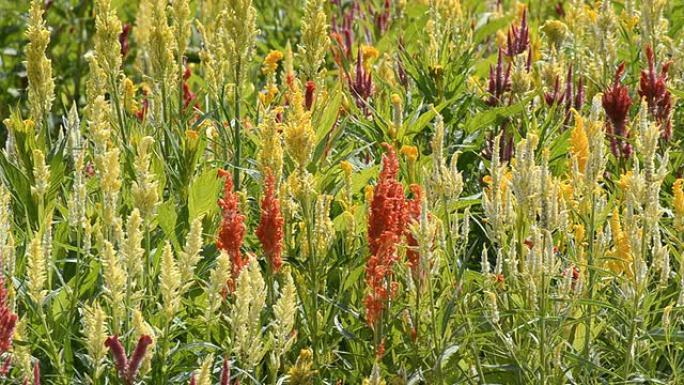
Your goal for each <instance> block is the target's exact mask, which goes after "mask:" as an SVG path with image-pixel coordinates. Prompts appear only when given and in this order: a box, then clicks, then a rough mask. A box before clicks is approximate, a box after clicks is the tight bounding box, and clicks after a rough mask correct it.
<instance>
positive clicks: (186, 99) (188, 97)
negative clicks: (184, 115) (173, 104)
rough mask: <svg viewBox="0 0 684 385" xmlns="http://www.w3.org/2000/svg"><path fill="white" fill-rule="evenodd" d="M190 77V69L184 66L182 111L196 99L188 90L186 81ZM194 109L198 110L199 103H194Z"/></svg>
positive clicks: (188, 86)
mask: <svg viewBox="0 0 684 385" xmlns="http://www.w3.org/2000/svg"><path fill="white" fill-rule="evenodd" d="M190 76H192V70H190V67H188V66H186V67H185V71H184V72H183V109H184V110H186V109H187V108H188V107H189V106H190V104H192V102H193V101H195V99H197V95H195V93H194V92H192V91H191V90H190V85H189V84H188V79H190ZM193 107H194V108H195V109H199V103H195V104H194V106H193Z"/></svg>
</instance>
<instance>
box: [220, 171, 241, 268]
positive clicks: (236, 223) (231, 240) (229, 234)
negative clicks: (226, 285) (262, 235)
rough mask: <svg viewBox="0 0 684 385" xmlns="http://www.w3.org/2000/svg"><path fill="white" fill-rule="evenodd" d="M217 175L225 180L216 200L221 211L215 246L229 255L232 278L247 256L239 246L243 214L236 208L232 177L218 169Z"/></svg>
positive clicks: (236, 202)
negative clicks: (219, 196) (220, 194)
mask: <svg viewBox="0 0 684 385" xmlns="http://www.w3.org/2000/svg"><path fill="white" fill-rule="evenodd" d="M219 176H220V177H222V178H223V179H224V180H225V182H224V185H223V198H221V199H219V200H218V205H219V207H220V208H221V211H222V219H221V227H220V228H219V233H218V239H217V240H216V247H217V248H218V249H219V250H224V251H226V252H227V253H228V255H229V256H230V260H231V264H232V270H233V272H232V273H233V274H232V275H233V278H237V276H238V274H240V270H242V268H243V267H244V266H245V265H246V264H247V258H245V257H243V256H242V253H241V251H240V248H241V247H242V241H243V240H244V238H245V231H246V229H245V216H244V215H242V214H241V213H240V210H239V208H238V196H237V194H236V193H235V192H234V191H233V179H232V178H231V175H230V173H229V172H228V171H225V170H219Z"/></svg>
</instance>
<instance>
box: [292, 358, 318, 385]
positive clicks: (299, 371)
mask: <svg viewBox="0 0 684 385" xmlns="http://www.w3.org/2000/svg"><path fill="white" fill-rule="evenodd" d="M287 374H288V376H289V377H290V378H289V383H290V384H292V385H311V384H313V380H314V376H315V375H316V370H315V369H314V368H313V352H312V351H311V349H302V350H301V351H300V352H299V357H297V361H296V362H295V364H294V366H292V367H291V368H290V369H289V370H288V371H287Z"/></svg>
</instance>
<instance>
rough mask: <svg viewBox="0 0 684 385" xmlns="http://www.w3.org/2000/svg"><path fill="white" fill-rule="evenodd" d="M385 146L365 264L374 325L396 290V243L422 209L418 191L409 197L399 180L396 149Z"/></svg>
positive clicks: (368, 312) (368, 306) (368, 304)
mask: <svg viewBox="0 0 684 385" xmlns="http://www.w3.org/2000/svg"><path fill="white" fill-rule="evenodd" d="M383 147H385V149H386V150H387V154H385V155H383V158H382V171H381V172H380V177H379V180H378V185H377V186H376V187H375V189H374V191H373V199H372V201H371V207H370V213H369V217H368V245H369V247H370V253H371V257H370V258H369V259H368V262H367V264H366V284H367V285H368V288H369V289H370V291H369V293H368V295H367V296H366V299H365V301H364V304H365V306H366V320H367V321H368V323H369V325H370V326H371V327H374V326H375V325H376V323H377V322H378V321H379V319H380V318H381V315H382V311H383V310H384V308H385V303H386V302H387V301H388V300H389V299H390V298H391V297H392V296H393V295H394V293H395V292H396V290H397V283H396V282H395V281H393V279H392V267H393V266H394V263H395V262H396V261H397V244H398V243H399V242H400V241H401V239H402V237H403V236H404V235H405V234H407V231H408V229H407V225H408V223H409V221H410V219H411V217H413V216H414V214H415V210H416V207H417V210H420V206H419V202H420V200H419V199H417V198H419V194H416V198H414V199H413V200H409V199H406V197H405V195H404V186H403V185H402V184H401V183H400V182H399V181H397V174H398V172H399V160H398V159H397V154H396V152H395V150H394V149H393V148H392V147H391V146H390V145H389V144H387V143H383ZM416 187H417V189H416ZM412 189H414V194H415V191H419V187H418V186H415V187H412ZM418 212H419V211H418ZM415 257H416V256H415V255H414V256H413V257H412V258H415Z"/></svg>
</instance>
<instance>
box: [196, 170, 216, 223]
mask: <svg viewBox="0 0 684 385" xmlns="http://www.w3.org/2000/svg"><path fill="white" fill-rule="evenodd" d="M221 184H222V183H221V180H220V179H219V178H218V174H217V171H216V169H213V168H210V169H207V170H205V171H204V172H203V173H202V174H200V175H199V176H197V177H195V179H193V180H192V183H191V184H190V194H189V196H188V211H189V218H188V221H192V220H193V219H195V218H197V217H198V216H200V215H212V214H213V213H214V212H216V210H218V205H217V204H216V200H217V199H218V197H219V192H220V191H221Z"/></svg>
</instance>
